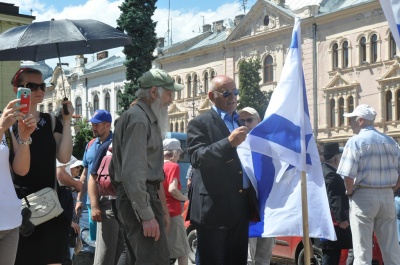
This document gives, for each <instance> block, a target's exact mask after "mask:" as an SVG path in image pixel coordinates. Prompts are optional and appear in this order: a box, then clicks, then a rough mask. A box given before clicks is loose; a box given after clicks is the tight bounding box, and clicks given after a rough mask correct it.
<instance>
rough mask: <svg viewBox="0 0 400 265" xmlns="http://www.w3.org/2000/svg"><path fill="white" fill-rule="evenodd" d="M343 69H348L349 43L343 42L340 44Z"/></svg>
mask: <svg viewBox="0 0 400 265" xmlns="http://www.w3.org/2000/svg"><path fill="white" fill-rule="evenodd" d="M342 56H343V58H342V59H343V68H347V67H349V42H348V41H345V42H343V44H342Z"/></svg>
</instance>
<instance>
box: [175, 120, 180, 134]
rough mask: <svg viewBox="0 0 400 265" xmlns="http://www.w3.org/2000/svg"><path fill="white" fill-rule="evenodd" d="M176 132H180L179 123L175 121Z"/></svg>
mask: <svg viewBox="0 0 400 265" xmlns="http://www.w3.org/2000/svg"><path fill="white" fill-rule="evenodd" d="M175 132H179V123H178V122H175Z"/></svg>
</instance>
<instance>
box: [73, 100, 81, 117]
mask: <svg viewBox="0 0 400 265" xmlns="http://www.w3.org/2000/svg"><path fill="white" fill-rule="evenodd" d="M75 114H76V115H82V99H81V98H80V97H77V98H76V100H75Z"/></svg>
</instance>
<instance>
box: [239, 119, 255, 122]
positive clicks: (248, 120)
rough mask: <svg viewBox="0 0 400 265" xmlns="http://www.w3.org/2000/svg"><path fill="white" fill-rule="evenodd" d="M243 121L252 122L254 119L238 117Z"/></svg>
mask: <svg viewBox="0 0 400 265" xmlns="http://www.w3.org/2000/svg"><path fill="white" fill-rule="evenodd" d="M240 120H241V121H242V122H243V123H246V122H247V123H252V122H253V121H254V118H247V119H240Z"/></svg>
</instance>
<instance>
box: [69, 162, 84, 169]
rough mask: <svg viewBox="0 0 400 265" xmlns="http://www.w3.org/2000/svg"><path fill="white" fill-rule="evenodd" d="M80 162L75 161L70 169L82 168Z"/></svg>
mask: <svg viewBox="0 0 400 265" xmlns="http://www.w3.org/2000/svg"><path fill="white" fill-rule="evenodd" d="M82 165H83V164H82V161H81V160H76V161H75V162H74V163H73V164H71V166H70V168H74V167H79V166H82Z"/></svg>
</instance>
